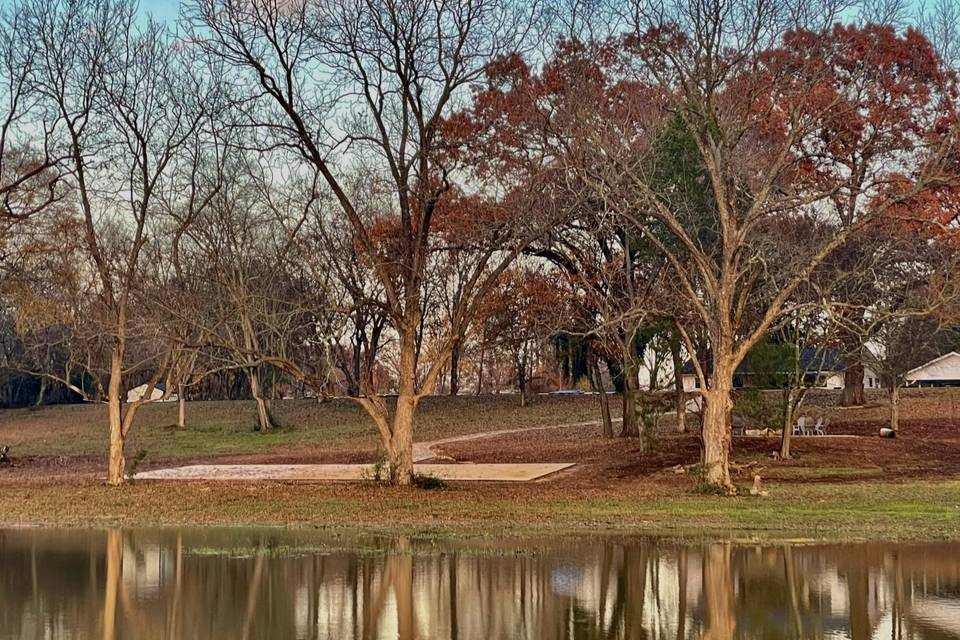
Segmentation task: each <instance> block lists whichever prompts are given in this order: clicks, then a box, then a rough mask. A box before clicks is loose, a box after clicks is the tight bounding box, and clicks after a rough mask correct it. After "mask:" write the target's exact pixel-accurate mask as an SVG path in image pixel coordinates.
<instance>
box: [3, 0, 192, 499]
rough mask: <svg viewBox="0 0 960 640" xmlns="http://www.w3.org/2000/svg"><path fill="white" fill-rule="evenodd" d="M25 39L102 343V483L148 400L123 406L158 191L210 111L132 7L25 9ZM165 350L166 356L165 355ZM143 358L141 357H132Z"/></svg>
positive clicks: (160, 363)
mask: <svg viewBox="0 0 960 640" xmlns="http://www.w3.org/2000/svg"><path fill="white" fill-rule="evenodd" d="M20 15H21V20H22V22H21V29H22V30H23V32H24V34H25V35H24V37H25V39H26V40H29V41H30V42H31V44H32V46H34V47H37V48H38V50H39V52H40V53H39V55H38V60H37V61H36V64H35V70H34V72H33V74H32V76H31V83H32V92H33V95H35V96H37V99H38V100H40V101H41V102H42V104H43V108H44V109H47V110H49V111H50V112H53V113H55V114H56V115H57V117H58V119H59V123H60V124H59V127H60V130H61V135H62V137H61V138H60V140H59V143H60V144H62V145H63V148H64V149H65V150H66V155H67V156H68V157H69V161H68V163H67V165H66V166H67V168H68V169H69V171H70V175H71V183H72V187H73V190H72V194H73V195H74V196H75V199H74V203H75V206H76V207H77V210H78V212H79V215H80V218H81V220H82V223H83V236H82V237H83V239H84V248H85V250H86V252H87V253H88V255H89V256H90V261H91V265H92V268H93V273H94V274H95V277H96V295H97V299H98V305H99V308H100V310H101V316H100V317H101V318H102V320H103V324H102V325H101V326H102V331H103V332H104V335H103V339H104V341H105V342H107V343H109V345H110V347H109V366H108V367H107V370H108V374H107V385H106V386H107V389H106V402H107V406H108V415H109V422H110V458H109V470H108V481H109V483H110V484H114V485H117V484H121V483H122V482H123V481H124V466H125V459H124V451H123V448H124V442H125V438H126V436H127V434H128V433H129V431H130V429H131V427H132V426H133V421H134V417H135V416H136V413H137V410H138V409H139V407H140V406H141V405H142V404H143V403H144V402H147V401H149V399H150V394H149V393H148V394H147V396H146V398H144V399H140V400H136V401H134V402H131V403H125V402H124V376H125V373H126V372H128V371H129V367H130V364H131V363H130V359H131V358H132V357H133V356H134V355H135V354H132V353H131V352H130V349H129V348H128V347H129V346H130V336H131V330H132V323H133V322H134V321H135V318H134V317H132V314H133V313H134V309H135V308H136V305H137V302H136V300H135V291H136V288H137V285H138V283H140V282H141V281H142V279H143V278H145V277H146V274H145V272H144V247H145V246H146V245H147V244H148V242H149V241H150V237H151V235H152V234H153V233H154V232H155V231H156V220H157V213H158V210H157V202H156V201H157V194H158V192H160V191H161V190H162V188H163V186H162V185H163V184H164V182H165V181H166V180H168V179H170V176H171V174H172V173H174V172H175V171H176V170H177V164H178V162H179V161H180V159H181V158H180V155H179V154H180V151H181V150H182V149H184V148H185V147H186V146H187V145H189V144H191V143H192V141H193V140H194V139H195V138H196V136H197V135H198V133H199V131H200V128H201V124H202V123H203V122H204V117H203V110H202V108H201V105H202V104H204V103H205V102H206V103H209V102H210V94H209V91H208V90H207V89H206V88H205V87H204V85H203V83H202V81H201V80H199V79H196V78H194V77H191V75H190V74H189V73H187V72H185V70H184V68H183V67H182V66H180V63H181V62H182V56H181V55H179V54H180V50H179V49H178V48H177V47H176V46H175V43H174V40H173V38H172V37H171V36H170V35H168V34H167V33H166V32H165V29H164V27H162V26H161V25H160V24H158V23H156V22H154V21H152V20H150V19H147V20H145V21H144V20H142V19H141V17H140V16H138V15H137V5H136V3H135V2H132V1H129V2H128V1H125V0H121V1H116V2H115V1H113V0H81V1H79V2H73V1H70V2H67V1H49V0H26V1H25V2H24V4H23V10H22V12H21V14H20ZM161 352H162V350H161ZM161 352H158V356H157V358H158V359H157V360H156V361H155V362H154V364H153V367H152V370H153V373H152V375H151V377H150V378H149V380H148V383H147V384H148V386H151V387H152V386H155V385H156V384H158V383H159V382H160V380H162V379H163V378H164V376H165V369H166V368H167V366H169V357H168V355H169V354H165V355H159V353H161ZM136 355H140V356H143V355H144V354H136Z"/></svg>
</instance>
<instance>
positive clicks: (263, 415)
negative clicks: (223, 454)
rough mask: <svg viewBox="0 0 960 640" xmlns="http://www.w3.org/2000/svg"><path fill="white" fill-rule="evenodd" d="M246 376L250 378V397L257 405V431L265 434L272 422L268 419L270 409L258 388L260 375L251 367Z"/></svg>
mask: <svg viewBox="0 0 960 640" xmlns="http://www.w3.org/2000/svg"><path fill="white" fill-rule="evenodd" d="M247 375H248V376H249V377H250V395H252V396H253V400H254V401H255V402H256V403H257V430H258V431H261V432H267V431H269V430H270V428H271V427H272V426H273V421H272V420H271V418H270V408H269V406H268V405H267V401H266V400H265V399H264V397H263V391H262V389H261V388H260V374H259V373H257V370H256V368H253V367H251V368H250V369H249V371H248V374H247Z"/></svg>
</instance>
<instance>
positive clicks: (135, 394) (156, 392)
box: [127, 383, 177, 402]
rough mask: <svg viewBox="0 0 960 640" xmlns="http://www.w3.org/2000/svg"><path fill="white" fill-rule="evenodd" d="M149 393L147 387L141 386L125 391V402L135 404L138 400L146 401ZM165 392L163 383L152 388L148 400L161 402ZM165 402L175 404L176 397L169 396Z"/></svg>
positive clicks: (174, 395) (173, 395)
mask: <svg viewBox="0 0 960 640" xmlns="http://www.w3.org/2000/svg"><path fill="white" fill-rule="evenodd" d="M148 391H149V385H146V384H142V385H140V386H139V387H134V388H133V389H130V391H127V402H136V401H138V400H143V399H146V396H147V392H148ZM165 391H166V387H165V386H164V385H163V383H160V384H158V385H157V386H155V387H154V388H153V392H152V393H151V394H150V398H149V400H161V399H163V394H164V392H165ZM166 401H167V402H176V401H177V395H176V394H175V393H174V394H171V395H170V397H169V398H167V400H166Z"/></svg>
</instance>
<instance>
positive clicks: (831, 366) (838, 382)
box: [682, 348, 881, 391]
mask: <svg viewBox="0 0 960 640" xmlns="http://www.w3.org/2000/svg"><path fill="white" fill-rule="evenodd" d="M799 364H800V367H801V370H803V371H805V372H806V375H805V378H806V384H808V385H810V386H812V387H814V388H817V389H843V387H844V379H843V378H844V369H845V367H846V363H845V362H844V359H843V357H842V355H841V354H840V352H839V351H833V350H828V351H825V352H821V351H818V350H816V349H812V348H806V349H803V350H801V352H800V362H799ZM783 373H784V376H786V375H787V374H788V373H789V372H783ZM756 375H757V374H756V373H755V372H754V371H753V370H751V368H750V364H749V362H747V361H744V362H741V363H740V366H739V367H737V370H736V372H735V373H734V375H733V386H734V387H735V388H738V389H739V388H743V387H754V386H757V385H756V384H755V383H754V380H755V376H756ZM762 378H763V379H769V374H762ZM682 380H683V389H684V391H696V390H697V389H698V384H699V381H698V380H697V376H696V374H694V372H693V365H692V364H691V363H690V362H689V361H688V362H687V363H686V364H685V365H684V367H683V375H682ZM863 387H864V389H879V388H880V387H881V385H880V376H879V375H878V374H877V372H876V371H874V370H873V368H871V366H870V365H869V364H864V367H863Z"/></svg>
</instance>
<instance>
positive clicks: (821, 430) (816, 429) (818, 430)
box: [813, 418, 830, 436]
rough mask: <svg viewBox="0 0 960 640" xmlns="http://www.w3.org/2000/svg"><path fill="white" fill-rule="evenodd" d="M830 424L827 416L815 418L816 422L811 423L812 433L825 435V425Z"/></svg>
mask: <svg viewBox="0 0 960 640" xmlns="http://www.w3.org/2000/svg"><path fill="white" fill-rule="evenodd" d="M828 424H830V419H829V418H817V424H815V425H813V435H815V436H825V435H827V432H826V430H825V429H826V427H827V425H828Z"/></svg>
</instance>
